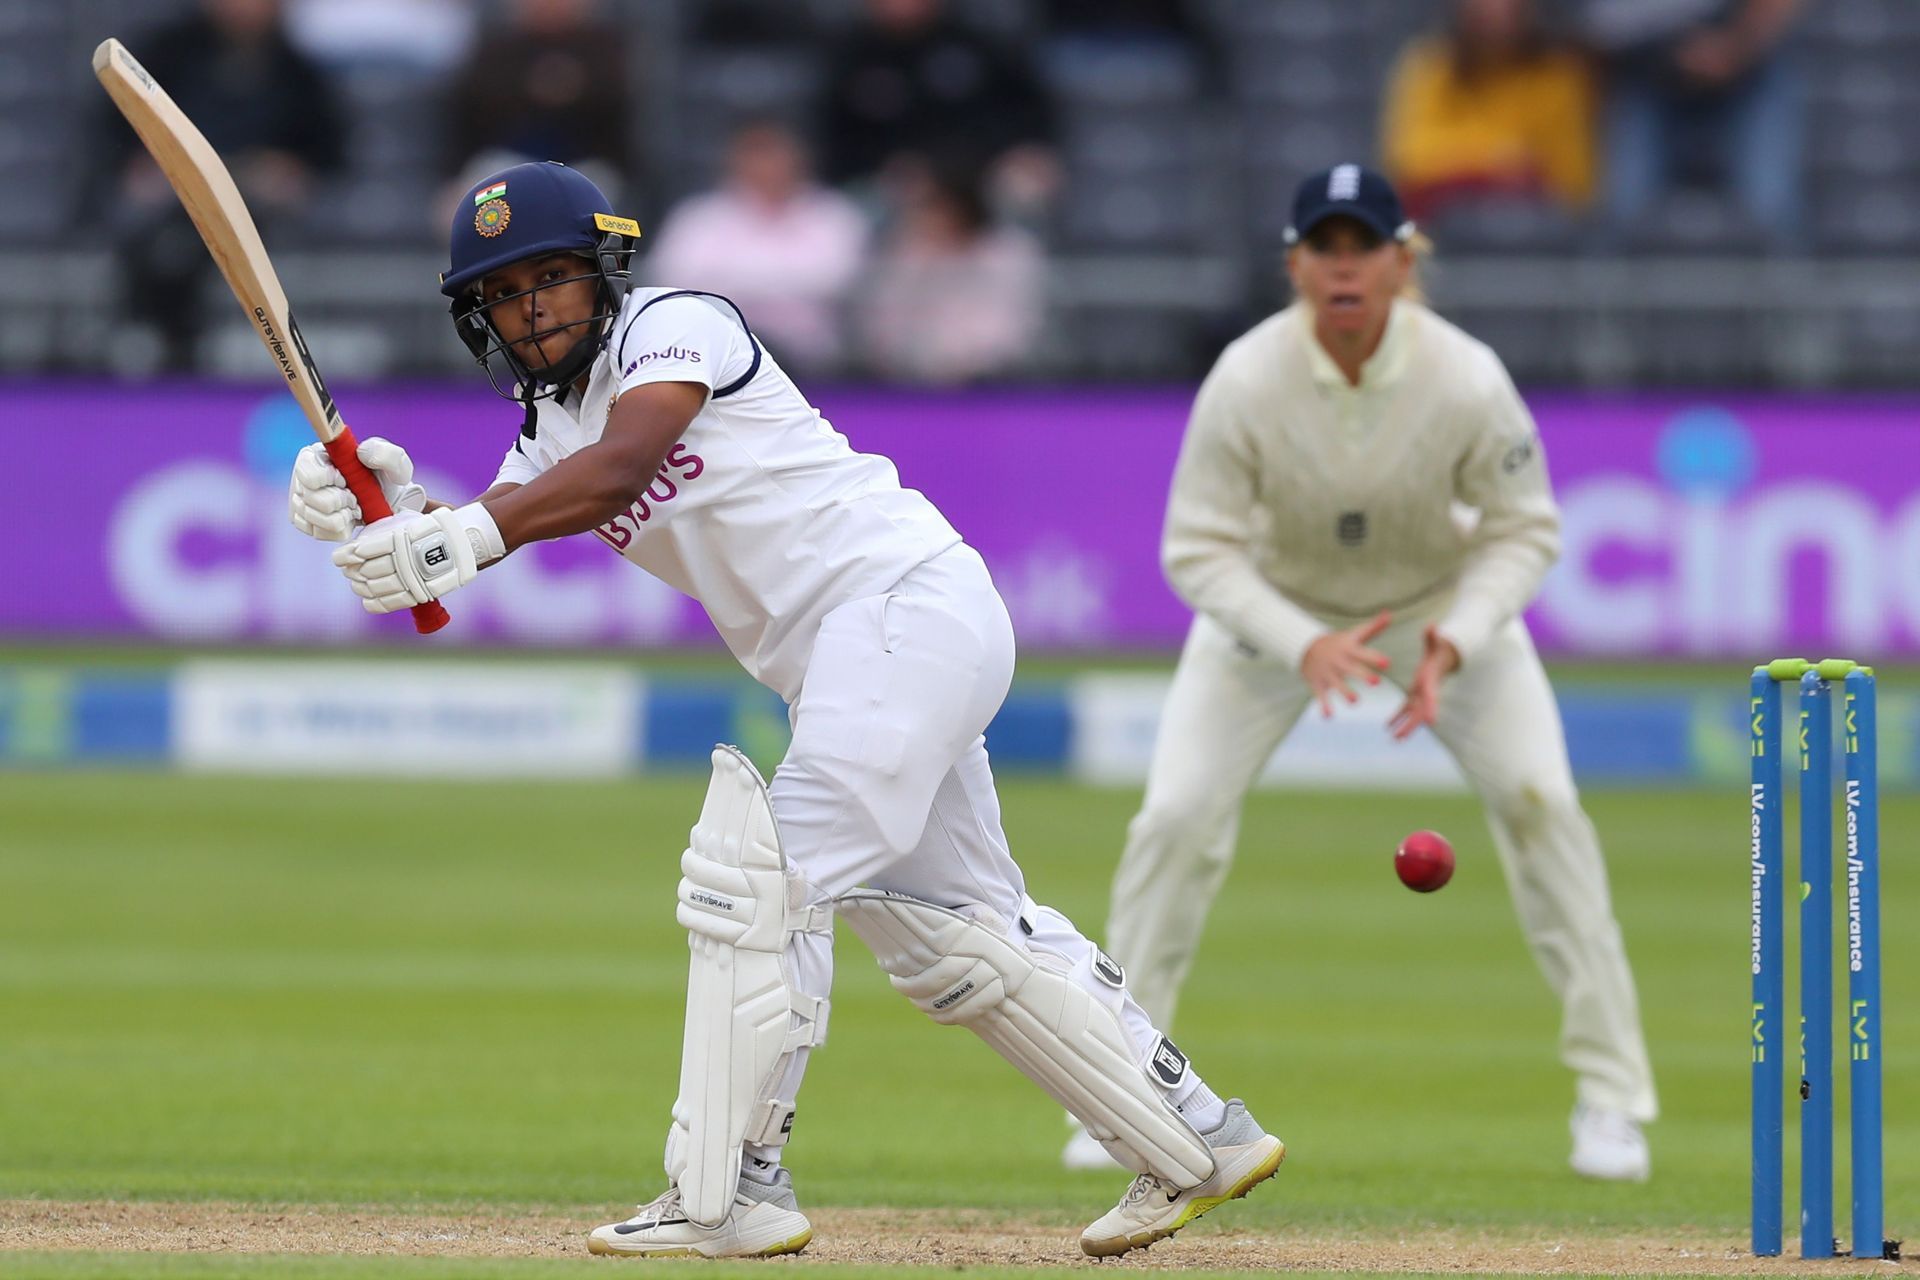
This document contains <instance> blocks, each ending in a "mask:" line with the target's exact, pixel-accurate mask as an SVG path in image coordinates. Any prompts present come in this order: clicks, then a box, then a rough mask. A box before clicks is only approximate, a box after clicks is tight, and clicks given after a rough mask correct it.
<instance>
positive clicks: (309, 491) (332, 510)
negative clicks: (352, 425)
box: [287, 436, 427, 542]
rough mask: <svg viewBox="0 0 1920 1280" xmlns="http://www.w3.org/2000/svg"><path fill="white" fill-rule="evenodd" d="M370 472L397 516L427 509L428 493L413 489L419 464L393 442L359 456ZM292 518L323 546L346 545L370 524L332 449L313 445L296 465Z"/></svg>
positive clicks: (376, 444) (370, 445) (373, 444)
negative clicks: (334, 543) (414, 467)
mask: <svg viewBox="0 0 1920 1280" xmlns="http://www.w3.org/2000/svg"><path fill="white" fill-rule="evenodd" d="M355 452H356V453H358V454H359V456H360V461H361V462H363V463H364V464H366V468H367V470H369V471H371V472H373V474H374V478H375V479H377V480H378V481H379V482H380V491H381V492H382V493H384V494H386V496H387V505H388V506H390V507H392V508H393V510H394V513H395V514H396V515H398V514H401V513H404V512H409V511H415V512H418V511H425V510H426V509H427V491H426V490H425V489H422V488H421V487H420V486H419V485H417V484H415V483H413V459H412V458H409V457H408V456H407V451H406V450H405V449H402V448H401V447H400V446H399V445H397V444H395V443H394V442H393V441H391V440H382V439H381V438H380V437H379V436H373V437H371V438H369V439H366V440H362V441H361V442H360V447H359V449H357V450H355ZM287 514H288V516H289V517H291V519H292V520H293V527H294V528H296V529H298V530H299V531H300V532H302V533H304V534H306V535H307V536H308V537H309V538H318V539H319V540H320V541H322V542H345V541H346V540H347V539H348V538H350V537H352V536H353V534H354V531H355V530H357V529H359V527H360V526H361V525H362V524H364V523H366V521H365V520H364V519H362V518H361V515H360V500H359V499H358V498H356V497H354V496H353V490H351V489H349V488H347V481H346V478H345V477H344V476H342V475H341V474H340V469H339V468H338V467H336V466H334V465H333V459H331V458H329V457H327V447H326V446H325V445H323V444H320V443H318V442H316V443H314V444H310V445H308V446H307V447H306V448H304V449H302V450H301V451H300V454H299V456H298V457H296V458H295V459H294V460H293V480H292V482H291V483H289V484H288V486H287Z"/></svg>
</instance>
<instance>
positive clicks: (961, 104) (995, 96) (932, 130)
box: [820, 0, 1058, 207]
mask: <svg viewBox="0 0 1920 1280" xmlns="http://www.w3.org/2000/svg"><path fill="white" fill-rule="evenodd" d="M825 83H826V85H827V92H826V100H825V102H824V104H823V109H822V112H821V116H822V118H821V128H820V138H821V144H822V157H821V158H822V168H823V169H824V170H825V172H826V176H827V177H828V179H829V180H830V181H832V182H834V183H836V184H838V183H847V182H860V181H866V180H872V179H881V180H885V181H889V182H906V181H910V179H908V178H907V177H905V175H904V170H905V169H906V168H908V167H910V165H911V163H912V161H913V160H914V159H916V158H918V159H922V160H925V159H930V158H931V159H935V160H937V161H938V162H939V163H941V164H943V165H956V166H958V165H971V166H973V167H976V168H980V169H983V170H985V171H987V172H988V173H989V174H990V182H991V185H992V188H993V190H994V192H995V194H996V195H999V196H1001V197H1003V198H1004V199H1006V200H1008V201H1010V202H1012V203H1014V204H1017V205H1020V206H1023V207H1030V206H1032V205H1035V204H1038V203H1041V202H1043V201H1044V200H1045V198H1046V197H1047V196H1048V195H1049V194H1051V191H1052V190H1053V188H1054V187H1055V185H1056V184H1057V181H1058V179H1057V169H1056V167H1055V164H1054V161H1053V156H1052V143H1053V120H1052V112H1051V109H1050V106H1049V103H1048V101H1047V98H1046V94H1045V92H1044V90H1043V89H1042V87H1041V84H1040V81H1039V80H1038V78H1037V77H1036V76H1035V75H1034V73H1033V70H1032V68H1031V67H1029V66H1028V64H1027V62H1026V60H1025V59H1024V58H1022V57H1021V56H1020V55H1019V54H1018V53H1017V52H1016V51H1015V50H1013V49H1011V48H1009V47H1007V46H1006V45H1003V44H1001V43H1000V42H998V41H996V40H993V39H991V38H989V37H988V36H986V35H984V34H982V33H981V32H978V31H975V30H973V29H971V28H969V27H966V26H963V25H961V24H960V23H959V22H957V21H955V20H954V19H952V18H950V17H948V16H947V12H946V4H945V0H866V16H865V20H864V21H862V22H860V23H858V24H857V25H855V26H854V27H853V28H852V29H851V30H849V31H847V32H846V33H844V34H843V35H842V36H841V37H840V39H839V40H838V41H837V42H836V43H835V44H834V45H833V47H832V48H831V49H830V50H829V51H828V54H827V67H826V77H825ZM911 181H917V179H911Z"/></svg>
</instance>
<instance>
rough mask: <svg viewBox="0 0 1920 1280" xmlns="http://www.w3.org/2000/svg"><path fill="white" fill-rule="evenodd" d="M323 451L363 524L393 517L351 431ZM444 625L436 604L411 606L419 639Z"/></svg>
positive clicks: (441, 610)
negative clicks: (344, 482) (354, 501)
mask: <svg viewBox="0 0 1920 1280" xmlns="http://www.w3.org/2000/svg"><path fill="white" fill-rule="evenodd" d="M326 449H327V456H328V457H329V458H331V459H333V465H334V466H336V467H338V468H339V469H340V474H341V475H343V476H345V477H346V480H347V488H349V489H351V490H352V491H353V496H354V497H355V498H356V499H357V500H358V501H359V503H360V517H361V519H362V520H364V521H365V522H366V523H367V524H372V523H373V522H374V521H375V520H384V519H386V518H387V517H388V516H390V515H392V514H393V508H392V507H390V506H388V505H387V495H386V494H384V493H382V492H381V491H380V478H379V477H378V476H376V475H374V474H373V472H371V471H369V470H367V467H366V464H365V463H363V462H361V461H360V442H359V441H358V440H355V439H354V438H353V429H352V428H351V427H344V426H343V427H341V428H340V434H339V435H337V436H335V437H334V438H333V439H331V440H329V441H327V442H326ZM446 625H447V610H446V607H445V606H444V605H442V604H441V603H440V602H439V601H438V600H429V601H428V602H427V603H425V604H417V605H415V606H413V629H414V630H415V631H418V632H419V633H420V634H421V635H423V636H426V635H432V634H433V633H434V632H436V631H438V630H439V629H440V628H442V627H444V626H446Z"/></svg>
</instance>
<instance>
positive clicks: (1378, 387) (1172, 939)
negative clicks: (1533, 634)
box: [1066, 165, 1656, 1180]
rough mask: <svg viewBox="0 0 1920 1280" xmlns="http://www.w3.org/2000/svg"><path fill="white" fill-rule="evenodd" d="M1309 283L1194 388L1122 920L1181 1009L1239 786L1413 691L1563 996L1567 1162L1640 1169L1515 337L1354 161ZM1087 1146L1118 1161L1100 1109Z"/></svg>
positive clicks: (1643, 1060) (1121, 872)
mask: <svg viewBox="0 0 1920 1280" xmlns="http://www.w3.org/2000/svg"><path fill="white" fill-rule="evenodd" d="M1288 242H1289V244H1290V245H1291V248H1290V249H1289V252H1288V256H1287V268H1288V272H1289V274H1290V275H1291V276H1292V280H1293V285H1294V289H1295V293H1296V296H1297V298H1298V301H1297V302H1296V303H1295V304H1294V305H1293V306H1290V307H1288V308H1287V309H1286V310H1284V311H1282V312H1280V313H1279V314H1278V315H1275V316H1272V317H1270V318H1269V319H1267V320H1266V321H1264V322H1262V323H1261V324H1259V325H1257V326H1255V327H1254V328H1253V329H1252V330H1251V331H1250V332H1248V333H1247V334H1245V335H1244V336H1242V337H1241V338H1240V339H1239V340H1237V341H1236V342H1234V343H1233V344H1232V345H1231V346H1229V347H1228V348H1227V349H1226V351H1225V352H1224V353H1223V354H1222V355H1221V357H1220V359H1219V361H1218V362H1217V363H1216V364H1215V365H1214V367H1213V371H1212V373H1211V374H1210V375H1209V376H1208V377H1207V379H1206V382H1205V383H1204V384H1203V385H1202V387H1201V388H1200V392H1199V396H1198V399H1197V400H1196V402H1195V404H1194V408H1193V414H1192V419H1191V421H1190V422H1189V424H1188V427H1187V434H1186V438H1185V440H1184V442H1183V444H1182V447H1181V451H1180V459H1179V463H1178V465H1177V467H1176V469H1175V472H1174V477H1173V486H1172V493H1171V496H1170V498H1169V499H1168V504H1167V519H1166V530H1165V536H1164V541H1163V544H1162V561H1163V564H1164V566H1165V569H1166V573H1167V577H1168V579H1169V580H1170V581H1171V582H1172V584H1173V587H1174V589H1175V591H1177V592H1178V593H1179V595H1180V596H1181V598H1182V599H1184V600H1185V601H1186V602H1187V603H1188V604H1189V605H1191V606H1192V607H1193V609H1194V612H1195V618H1194V621H1193V626H1192V629H1191V630H1190V631H1189V633H1188V636H1187V642H1186V646H1185V649H1184V650H1183V652H1182V653H1181V656H1180V664H1179V668H1178V670H1177V671H1176V672H1175V674H1174V678H1173V687H1172V691H1171V693H1170V694H1169V695H1168V699H1167V704H1166V708H1165V711H1164V714H1163V719H1162V722H1161V727H1160V735H1159V739H1158V741H1157V742H1156V743H1155V746H1154V752H1153V760H1152V764H1151V766H1150V771H1149V774H1148V778H1147V787H1146V798H1145V803H1144V805H1143V807H1142V808H1141V810H1140V813H1139V815H1138V816H1137V817H1135V818H1134V820H1133V822H1132V824H1131V826H1130V827H1129V829H1128V836H1127V847H1126V852H1125V853H1124V855H1123V856H1122V857H1121V860H1120V866H1119V869H1118V871H1117V872H1116V873H1115V875H1114V883H1113V903H1112V911H1111V916H1110V919H1109V921H1108V926H1107V941H1108V945H1109V946H1110V947H1111V948H1112V951H1113V954H1114V955H1115V956H1116V957H1117V958H1119V959H1120V960H1121V961H1122V963H1124V964H1125V965H1126V967H1127V970H1128V972H1129V973H1130V974H1131V975H1132V976H1133V987H1134V991H1135V992H1136V994H1137V995H1138V997H1139V999H1140V1001H1141V1003H1142V1004H1143V1005H1144V1006H1145V1007H1146V1010H1147V1012H1148V1014H1149V1015H1150V1016H1151V1017H1152V1018H1153V1019H1154V1020H1155V1021H1156V1022H1157V1023H1158V1024H1159V1025H1160V1026H1162V1027H1166V1026H1168V1025H1170V1023H1171V1021H1172V1018H1173V1012H1174V1004H1175V1000H1176V998H1177V996H1178V993H1179V990H1180V985H1181V983H1182V981H1183V980H1184V979H1185V978H1186V976H1187V971H1188V968H1189V966H1190V965H1191V963H1192V961H1193V954H1194V950H1195V948H1196V947H1197V946H1198V945H1199V942H1200V933H1201V929H1202V927H1203V925H1204V924H1205V921H1206V914H1207V909H1208V907H1209V906H1210V905H1211V904H1212V901H1213V898H1214V895H1215V894H1216V893H1218V892H1219V889H1220V885H1221V882H1222V881H1223V880H1224V879H1225V877H1226V874H1227V868H1228V866H1229V865H1230V863H1231V862H1232V859H1233V853H1234V842H1235V837H1236V835H1237V833H1238V827H1239V815H1240V807H1241V802H1242V800H1243V799H1244V797H1245V795H1246V792H1247V789H1248V787H1250V786H1251V785H1252V783H1253V781H1254V778H1255V777H1256V776H1257V775H1258V774H1259V772H1260V770H1261V769H1262V767H1263V766H1264V765H1265V764H1266V762H1267V760H1268V758H1269V757H1271V756H1272V754H1273V752H1274V749H1275V748H1276V747H1277V746H1278V745H1279V744H1280V742H1281V741H1282V740H1283V739H1284V738H1285V737H1286V735H1287V733H1288V731H1289V730H1290V729H1292V727H1293V725H1294V723H1295V722H1296V721H1297V720H1298V719H1299V718H1300V715H1301V713H1302V712H1303V711H1305V710H1306V709H1307V707H1308V705H1309V704H1312V703H1317V704H1318V706H1319V709H1320V711H1321V713H1322V714H1332V711H1333V708H1334V706H1335V704H1336V703H1337V702H1341V701H1344V702H1353V701H1355V700H1356V699H1357V696H1358V695H1357V694H1356V693H1355V691H1354V687H1353V685H1354V682H1355V681H1363V682H1365V683H1367V684H1376V683H1378V681H1379V680H1380V678H1381V676H1382V675H1383V674H1384V675H1385V676H1387V678H1389V679H1391V680H1393V681H1394V682H1395V683H1397V684H1398V685H1400V687H1401V688H1402V689H1404V690H1405V692H1406V695H1407V696H1406V701H1405V703H1404V705H1403V706H1402V707H1401V708H1400V710H1399V711H1398V713H1397V714H1396V715H1395V716H1394V717H1393V720H1392V722H1391V725H1390V728H1391V730H1392V732H1393V734H1394V736H1395V737H1397V738H1405V737H1407V736H1409V735H1410V734H1412V733H1413V732H1414V731H1416V730H1417V729H1419V728H1421V727H1422V726H1430V727H1431V728H1432V730H1433V732H1434V733H1435V734H1436V735H1437V736H1438V737H1439V739H1440V741H1441V742H1442V743H1443V744H1445V746H1446V747H1447V749H1448V751H1450V752H1451V753H1452V755H1453V758H1454V760H1455V761H1456V762H1457V763H1458V764H1459V765H1460V768H1461V770H1462V771H1463V772H1464V773H1465V774H1466V776H1467V778H1468V779H1469V780H1470V781H1471V782H1472V784H1473V786H1474V788H1475V789H1476V790H1477V791H1478V792H1479V794H1480V796H1481V799H1482V800H1483V801H1484V803H1485V805H1486V811H1487V818H1488V822H1489V824H1490V825H1491V827H1492V829H1493V839H1494V847H1495V848H1496V849H1497V850H1498V851H1499V857H1500V863H1501V867H1502V869H1503V870H1504V872H1505V873H1506V877H1507V883H1508V886H1509V888H1510V890H1511V891H1512V894H1513V900H1514V906H1515V908H1516V909H1517V910H1518V912H1519V916H1520V926H1521V929H1522V931H1523V932H1524V933H1525V935H1526V939H1527V943H1528V945H1529V946H1531V947H1532V948H1533V954H1534V958H1535V959H1536V960H1537V961H1538V962H1539V965H1540V968H1541V970H1542V971H1543V972H1544V973H1545V975H1546V978H1547V981H1548V983H1549V984H1550V985H1551V986H1552V988H1553V990H1554V992H1555V994H1557V995H1558V996H1559V997H1560V1000H1561V1002H1562V1006H1563V1010H1564V1015H1563V1021H1562V1028H1561V1035H1560V1053H1561V1058H1562V1060H1563V1061H1565V1063H1566V1064H1567V1066H1568V1067H1570V1068H1571V1069H1572V1070H1573V1072H1574V1074H1575V1077H1576V1078H1577V1081H1578V1085H1577V1091H1576V1097H1577V1103H1576V1105H1575V1107H1574V1111H1573V1115H1572V1121H1571V1127H1572V1132H1573V1152H1572V1158H1571V1163H1572V1165H1573V1168H1574V1169H1575V1170H1576V1171H1578V1172H1579V1173H1582V1174H1585V1175H1587V1176H1590V1177H1595V1178H1610V1179H1628V1180H1641V1179H1644V1178H1646V1177H1647V1176H1648V1172H1649V1168H1650V1162H1649V1157H1648V1152H1647V1144H1646V1139H1645V1136H1644V1134H1643V1133H1642V1131H1641V1126H1642V1125H1644V1124H1646V1123H1647V1122H1649V1121H1651V1120H1652V1119H1653V1118H1654V1115H1655V1109H1656V1108H1655V1100H1654V1088H1653V1073H1652V1068H1651V1067H1650V1066H1649V1064H1648V1061H1647V1050H1646V1045H1645V1042H1644V1040H1643V1039H1642V1036H1641V1030H1640V1015H1639V1009H1638V1001H1637V998H1636V996H1635V993H1634V985H1633V976H1632V974H1631V972H1630V971H1629V969H1628V967H1627V958H1626V953H1625V950H1624V948H1623V946H1622V943H1621V938H1620V929H1619V926H1618V925H1617V924H1616V923H1615V922H1614V918H1613V910H1612V906H1611V904H1610V901H1609V896H1608V889H1607V873H1606V867H1605V864H1604V863H1603V862H1602V861H1601V856H1600V845H1599V841H1598V839H1597V838H1596V836H1595V834H1594V830H1593V825H1592V824H1591V823H1590V822H1589V821H1588V820H1587V816H1586V814H1585V813H1584V812H1583V811H1582V809H1581V807H1580V800H1579V796H1578V795H1577V794H1576V792H1575V790H1574V785H1573V774H1572V771H1571V769H1570V768H1569V766H1568V763H1567V749H1566V741H1565V738H1564V736H1563V734H1562V732H1561V727H1560V717H1559V711H1558V708H1557V707H1556V705H1555V703H1554V698H1553V691H1552V689H1551V688H1549V687H1548V684H1547V678H1546V674H1545V672H1544V671H1543V670H1542V669H1541V666H1540V660H1539V658H1538V656H1537V655H1536V654H1535V652H1534V648H1533V642H1532V640H1531V639H1530V638H1529V637H1528V634H1527V629H1526V626H1525V624H1524V622H1523V621H1522V620H1521V617H1520V614H1521V610H1522V609H1524V608H1525V607H1526V605H1527V603H1528V601H1530V600H1532V599H1533V597H1534V594H1535V592H1536V591H1537V590H1538V589H1539V586H1540V581H1541V578H1542V577H1543V576H1544V575H1545V573H1546V571H1547V569H1548V567H1549V566H1550V565H1551V564H1552V563H1553V561H1554V558H1555V557H1556V556H1557V555H1558V553H1559V512H1558V510H1557V508H1556V507H1555V505H1554V502H1553V496H1552V493H1551V491H1550V490H1549V488H1548V483H1547V471H1546V460H1545V458H1544V456H1543V455H1542V453H1541V448H1540V440H1539V437H1538V435H1537V434H1536V432H1535V428H1534V424H1533V421H1532V418H1531V417H1530V416H1529V414H1528V413H1527V409H1526V406H1525V405H1524V404H1522V403H1521V401H1520V397H1519V395H1518V394H1517V393H1516V392H1515V391H1514V388H1513V383H1512V382H1511V380H1510V379H1509V378H1508V376H1507V372H1506V370H1505V369H1504V368H1503V367H1502V366H1501V364H1500V361H1499V359H1498V357H1496V356H1495V355H1494V354H1493V352H1491V351H1490V350H1488V349H1487V348H1486V347H1485V346H1484V345H1482V344H1481V343H1479V342H1477V341H1475V340H1474V339H1472V338H1470V337H1468V336H1467V335H1466V334H1465V333H1463V332H1461V331H1460V330H1459V329H1456V328H1455V327H1454V326H1452V325H1451V324H1448V323H1447V322H1446V321H1445V320H1442V319H1441V318H1440V317H1439V316H1437V315H1435V314H1434V313H1433V312H1432V311H1430V310H1428V309H1427V308H1426V307H1425V306H1423V305H1421V303H1420V302H1419V301H1417V296H1418V294H1417V284H1416V266H1417V263H1416V254H1415V251H1414V244H1415V237H1414V229H1413V225H1412V224H1411V223H1410V222H1408V221H1407V220H1406V218H1405V215H1404V214H1403V213H1402V211H1401V206H1400V201H1399V198H1398V196H1397V195H1396V194H1395V193H1394V191H1393V188H1392V187H1391V186H1390V185H1389V184H1388V183H1387V181H1386V179H1384V178H1382V177H1380V176H1379V175H1377V174H1375V173H1372V172H1370V171H1368V170H1366V169H1363V168H1361V167H1360V166H1358V165H1340V166H1338V167H1336V168H1334V169H1332V170H1329V171H1327V172H1324V173H1320V174H1318V175H1316V176H1314V177H1311V178H1309V179H1307V181H1306V182H1304V183H1303V184H1302V185H1301V187H1300V189H1299V191H1298V193H1297V195H1296V196H1295V198H1294V206H1293V217H1292V225H1291V227H1290V228H1289V231H1288ZM1066 1162H1067V1164H1068V1165H1069V1166H1070V1167H1094V1166H1095V1165H1097V1164H1099V1163H1102V1162H1104V1156H1103V1154H1102V1153H1101V1151H1100V1150H1099V1149H1098V1148H1097V1147H1092V1146H1091V1145H1090V1144H1089V1143H1088V1142H1087V1141H1086V1140H1085V1136H1084V1134H1079V1133H1076V1134H1075V1135H1074V1138H1073V1140H1072V1141H1070V1142H1069V1144H1068V1147H1067V1152H1066Z"/></svg>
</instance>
